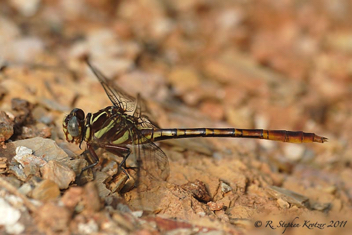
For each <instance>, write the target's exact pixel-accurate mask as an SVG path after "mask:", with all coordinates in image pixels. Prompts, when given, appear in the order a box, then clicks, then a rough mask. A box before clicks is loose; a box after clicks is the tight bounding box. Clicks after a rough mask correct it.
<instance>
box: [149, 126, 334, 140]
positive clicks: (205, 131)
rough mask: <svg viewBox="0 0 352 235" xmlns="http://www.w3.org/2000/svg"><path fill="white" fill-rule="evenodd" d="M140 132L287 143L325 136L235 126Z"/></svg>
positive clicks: (160, 136) (158, 137) (156, 137)
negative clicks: (237, 127)
mask: <svg viewBox="0 0 352 235" xmlns="http://www.w3.org/2000/svg"><path fill="white" fill-rule="evenodd" d="M142 133H143V134H144V135H145V136H146V137H147V138H149V139H151V140H152V141H159V140H165V139H178V138H192V137H232V138H256V139H267V140H276V141H283V142H289V143H312V142H318V143H324V142H326V141H327V138H325V137H320V136H318V135H316V134H314V133H306V132H302V131H285V130H263V129H236V128H185V129H144V130H142Z"/></svg>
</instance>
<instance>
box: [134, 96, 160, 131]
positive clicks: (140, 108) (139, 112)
mask: <svg viewBox="0 0 352 235" xmlns="http://www.w3.org/2000/svg"><path fill="white" fill-rule="evenodd" d="M136 103H137V106H136V110H135V112H134V114H133V116H135V117H136V118H137V120H138V124H137V125H138V126H139V127H140V128H159V126H158V124H157V122H156V121H154V118H152V117H153V115H152V113H151V112H150V110H149V109H148V106H147V104H146V102H145V100H144V99H143V98H142V97H141V96H140V95H139V94H138V95H137V101H136Z"/></svg>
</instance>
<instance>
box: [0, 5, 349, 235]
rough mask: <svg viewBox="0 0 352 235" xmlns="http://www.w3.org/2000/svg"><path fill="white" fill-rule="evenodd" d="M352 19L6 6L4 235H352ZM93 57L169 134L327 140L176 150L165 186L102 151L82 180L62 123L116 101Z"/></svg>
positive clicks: (280, 11)
mask: <svg viewBox="0 0 352 235" xmlns="http://www.w3.org/2000/svg"><path fill="white" fill-rule="evenodd" d="M351 22H352V3H351V2H350V1H348V0H338V1H320V0H312V1H300V0H291V1H290V0H287V1H276V0H259V1H232V0H221V1H208V0H178V1H170V0H136V1H129V0H121V1H118V0H104V1H99V0H86V1H85V0H76V1H69V0H60V1H50V0H42V1H40V0H5V1H1V2H0V98H1V100H0V111H1V113H0V141H1V150H0V215H1V218H0V231H1V233H4V234H91V233H93V234H198V233H201V234H275V233H276V234H282V233H284V234H300V233H305V234H336V233H338V234H350V233H351V231H352V220H351V216H352V210H351V208H352V205H351V200H352V181H351V179H352V169H351V164H352V147H351V144H350V143H351V141H352V135H351V132H352V119H351V115H352V102H351V98H352V46H351V45H352V27H351V24H350V23H351ZM85 56H89V58H90V59H91V62H92V63H93V64H94V65H95V66H96V67H98V68H99V69H100V70H101V71H102V72H103V73H104V74H105V75H106V76H107V77H108V78H110V79H112V80H113V81H114V82H115V84H117V86H119V87H121V88H122V89H123V90H125V91H126V92H127V93H129V94H131V95H136V94H138V93H140V94H141V96H142V97H144V99H145V100H147V104H148V106H149V108H150V110H151V111H152V113H153V116H154V117H155V120H157V122H158V124H159V125H160V126H161V127H164V128H181V127H217V128H220V127H236V128H259V129H279V130H280V129H282V130H303V131H305V132H314V133H316V134H318V135H321V136H325V137H327V138H328V139H329V141H328V142H327V143H323V144H321V143H308V144H289V143H281V142H274V141H267V140H254V139H240V138H236V139H235V138H232V139H231V138H206V139H205V138H193V139H183V140H168V141H164V142H160V143H159V144H158V145H159V147H160V148H161V149H162V150H163V151H164V152H165V154H166V155H167V156H168V159H169V163H170V176H169V178H168V179H167V180H166V181H162V180H150V177H148V174H145V172H140V173H136V171H135V168H133V167H132V166H133V162H129V163H128V164H127V166H131V167H128V171H129V173H130V174H131V178H130V179H129V180H127V177H126V176H125V175H124V174H123V173H121V172H120V171H119V172H118V171H117V163H116V162H114V161H112V160H111V157H113V156H111V155H110V157H109V156H108V155H106V154H105V153H104V152H103V151H98V154H99V156H101V158H100V162H99V164H98V165H97V166H96V167H94V168H93V169H91V170H88V171H86V172H84V173H83V175H82V176H80V177H78V175H79V174H80V172H81V169H82V168H83V167H84V166H86V165H87V164H88V163H87V161H86V160H85V158H84V156H83V155H82V156H80V154H81V153H82V150H80V149H79V148H78V146H76V145H73V144H69V143H67V142H66V140H65V136H64V133H63V131H62V120H63V119H64V117H65V115H67V114H68V113H69V112H70V110H71V109H72V108H75V107H77V108H81V109H83V110H84V111H85V113H88V112H96V111H97V110H99V109H102V108H104V107H106V106H108V105H111V103H110V101H109V99H108V98H107V96H106V94H105V92H104V90H103V88H102V87H101V86H100V84H99V82H98V80H97V79H96V78H95V77H94V75H93V74H92V73H91V71H90V70H89V68H88V67H87V65H86V64H85V63H84V61H83V60H82V58H84V57H85ZM18 147H21V148H18ZM83 149H84V146H83ZM138 176H139V177H138ZM136 178H139V179H140V180H139V181H138V182H139V183H138V187H137V188H136V187H134V185H135V182H134V180H133V179H136Z"/></svg>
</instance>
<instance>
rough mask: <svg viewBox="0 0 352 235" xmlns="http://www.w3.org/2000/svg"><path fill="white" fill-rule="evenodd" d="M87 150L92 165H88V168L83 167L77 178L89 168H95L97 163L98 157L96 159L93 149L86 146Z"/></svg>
mask: <svg viewBox="0 0 352 235" xmlns="http://www.w3.org/2000/svg"><path fill="white" fill-rule="evenodd" d="M87 149H88V151H89V154H90V156H91V160H92V162H93V163H92V164H90V165H88V166H86V167H84V168H83V169H82V170H81V173H79V175H78V178H79V177H81V175H82V173H83V172H84V171H86V170H88V169H90V168H92V167H94V166H96V165H97V164H98V163H99V157H98V155H97V154H96V153H95V151H94V148H93V147H92V146H91V145H87Z"/></svg>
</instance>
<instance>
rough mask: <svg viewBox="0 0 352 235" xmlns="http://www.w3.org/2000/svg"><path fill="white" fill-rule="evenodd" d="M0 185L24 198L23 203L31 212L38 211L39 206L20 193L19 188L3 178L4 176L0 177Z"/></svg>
mask: <svg viewBox="0 0 352 235" xmlns="http://www.w3.org/2000/svg"><path fill="white" fill-rule="evenodd" d="M0 186H1V187H3V188H5V189H6V190H7V191H9V192H10V193H12V194H14V195H16V196H18V197H20V198H21V199H22V200H23V203H24V204H25V205H26V206H27V208H28V209H29V210H30V211H31V212H36V211H37V207H36V206H35V205H34V204H33V203H32V202H31V201H30V200H29V199H28V198H27V197H26V196H25V195H23V194H22V193H20V192H19V191H18V190H17V188H15V187H14V186H12V185H11V184H10V183H9V182H7V181H6V180H4V179H2V177H0Z"/></svg>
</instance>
